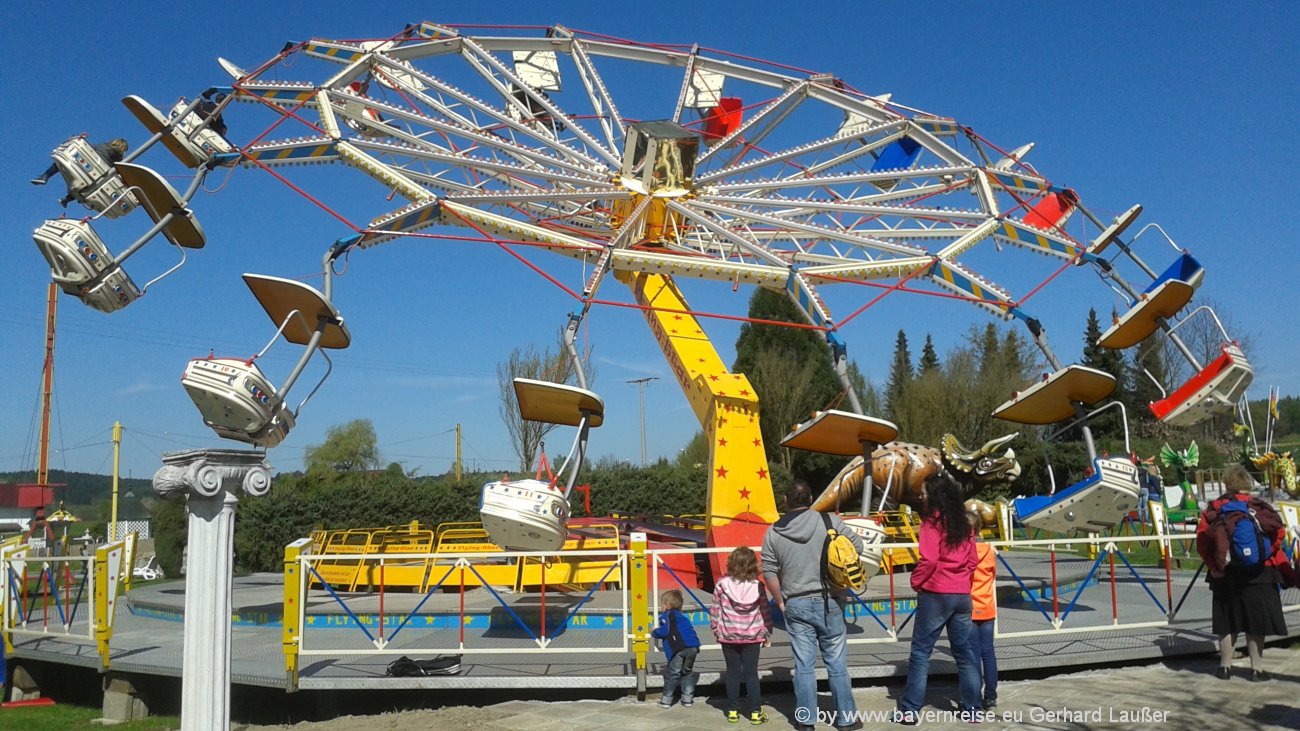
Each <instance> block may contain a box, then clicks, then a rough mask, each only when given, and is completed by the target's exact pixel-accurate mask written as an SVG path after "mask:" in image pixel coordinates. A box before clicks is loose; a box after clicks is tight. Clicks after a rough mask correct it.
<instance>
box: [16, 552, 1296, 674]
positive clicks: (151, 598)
mask: <svg viewBox="0 0 1300 731" xmlns="http://www.w3.org/2000/svg"><path fill="white" fill-rule="evenodd" d="M1003 561H1005V564H1004V563H1003ZM1114 563H1115V566H1116V567H1118V568H1117V570H1118V571H1119V572H1122V574H1121V575H1120V576H1119V577H1118V578H1119V579H1120V580H1119V581H1117V582H1116V583H1114V585H1113V586H1114V593H1113V594H1112V592H1111V591H1110V590H1109V589H1108V588H1107V586H1106V584H1107V583H1108V581H1107V578H1106V574H1107V571H1108V570H1107V569H1106V568H1105V567H1104V566H1103V567H1098V566H1096V565H1095V563H1094V562H1092V561H1089V560H1088V559H1085V558H1080V557H1072V556H1070V555H1067V554H1064V553H1062V554H1060V555H1059V556H1058V557H1057V558H1056V560H1055V561H1052V559H1051V557H1050V556H1049V554H1048V552H1047V551H1044V550H1033V549H1027V550H1011V551H1003V552H1002V553H1001V554H1000V558H999V566H998V580H997V581H998V584H997V595H998V604H999V607H998V632H999V633H1000V636H999V638H998V639H997V640H996V644H997V653H998V664H999V667H1000V669H1001V670H1002V671H1004V672H1008V671H1010V672H1014V671H1026V670H1034V669H1045V670H1059V669H1062V668H1087V667H1099V666H1106V665H1108V664H1113V663H1116V662H1125V661H1134V662H1140V661H1152V660H1160V659H1162V658H1166V657H1170V656H1175V655H1195V654H1209V653H1214V652H1217V640H1216V638H1215V636H1214V634H1213V632H1212V630H1211V626H1210V594H1209V591H1208V589H1207V588H1206V587H1205V584H1204V582H1203V581H1200V580H1199V579H1200V577H1199V576H1198V575H1197V572H1196V570H1195V569H1196V566H1197V565H1199V561H1193V562H1191V563H1186V562H1184V563H1183V564H1181V565H1179V566H1178V567H1176V568H1174V569H1173V571H1172V572H1171V573H1170V574H1166V572H1165V570H1164V569H1162V568H1159V567H1153V566H1149V565H1146V566H1143V565H1140V564H1137V562H1136V559H1135V560H1134V564H1135V566H1134V569H1133V571H1132V573H1131V574H1130V573H1129V572H1128V571H1126V569H1125V567H1124V562H1122V561H1121V560H1120V559H1119V558H1118V557H1117V558H1116V559H1115V562H1114ZM1012 572H1014V573H1012ZM1053 573H1055V576H1056V581H1055V582H1053V581H1052V576H1053ZM1166 577H1167V578H1166ZM1166 582H1169V583H1170V584H1171V585H1172V586H1171V588H1172V590H1173V592H1174V593H1173V597H1174V599H1175V600H1178V598H1179V596H1180V595H1181V594H1182V592H1184V591H1187V595H1186V599H1185V601H1183V602H1182V605H1181V607H1180V608H1179V610H1178V613H1177V618H1176V619H1175V620H1174V621H1173V622H1166V620H1167V616H1166V614H1165V611H1164V610H1165V609H1167V607H1162V606H1160V605H1158V604H1157V603H1156V602H1154V601H1152V599H1151V597H1152V595H1153V594H1154V596H1157V597H1159V598H1160V599H1161V600H1162V601H1163V600H1164V597H1165V596H1166V592H1165V584H1166ZM233 586H234V595H233V602H232V617H231V619H232V623H233V627H232V634H233V642H232V646H231V649H232V682H233V684H234V685H238V686H245V687H247V686H256V687H265V688H285V687H286V683H285V669H284V658H283V656H282V654H281V640H282V633H283V628H282V626H281V619H282V617H281V614H280V612H281V607H282V606H283V591H284V590H283V577H282V576H280V575H278V574H255V575H252V576H242V577H236V578H235V579H234V583H233ZM888 586H889V584H888V581H887V580H886V577H884V576H877V577H875V578H873V579H872V580H871V583H870V584H869V586H868V589H867V591H866V592H864V594H863V596H862V601H861V603H859V602H854V603H853V604H851V605H850V607H851V608H850V609H849V610H846V616H847V623H848V637H849V641H850V644H849V650H848V664H849V674H850V676H852V677H854V678H859V679H864V678H865V679H877V680H879V679H888V678H891V677H892V678H901V677H904V676H906V674H907V658H908V655H909V653H910V638H911V635H912V631H913V629H914V625H915V622H914V621H907V622H906V623H904V622H905V620H906V618H907V617H908V615H909V613H910V612H911V609H912V607H914V595H913V594H912V593H911V591H910V588H908V587H907V582H906V581H901V580H898V579H897V577H896V579H895V594H894V598H893V599H892V600H891V599H890V598H889V597H890V594H889V590H888ZM650 588H651V589H656V588H657V589H659V590H661V591H662V590H663V589H665V588H668V587H666V586H665V585H664V584H663V583H662V580H661V582H660V584H659V586H657V587H650ZM686 594H687V596H686V603H687V606H686V607H685V608H684V609H685V610H686V612H687V614H688V616H690V617H691V619H692V622H693V623H694V624H695V625H696V627H697V633H698V634H699V635H700V638H701V640H703V641H704V642H705V643H712V642H713V638H712V637H711V636H710V634H709V632H708V630H707V622H708V619H707V611H706V607H707V606H708V605H709V604H710V603H711V601H712V598H711V596H710V595H709V593H708V592H704V591H701V590H698V589H695V590H692V591H690V592H686ZM1298 596H1300V590H1296V589H1291V590H1288V592H1287V593H1286V594H1285V595H1284V597H1283V601H1284V604H1286V605H1288V606H1292V605H1295V604H1296V603H1297V597H1298ZM584 597H585V593H580V592H563V591H556V592H554V593H548V595H547V597H546V601H545V603H544V604H543V603H542V602H541V601H540V600H539V599H540V597H539V595H538V594H536V593H519V594H511V593H505V594H502V595H501V596H500V598H499V599H500V600H498V599H496V598H494V597H493V596H492V595H491V593H490V592H489V591H488V590H486V589H484V588H477V589H474V590H472V591H467V592H466V593H465V594H464V595H463V599H462V595H460V594H458V593H455V592H452V593H434V594H432V595H429V596H428V597H427V599H426V596H425V595H424V594H422V593H414V592H412V593H406V594H400V593H388V594H387V595H386V596H385V597H384V598H383V600H382V602H381V600H380V598H379V595H378V594H376V593H372V592H363V593H343V594H340V595H339V597H338V598H339V600H340V601H341V602H342V603H340V601H336V600H335V599H334V598H333V597H331V596H329V595H328V594H327V593H326V592H324V591H313V592H311V593H310V594H309V595H308V596H307V597H305V602H306V606H307V612H308V622H307V624H306V626H305V627H304V630H305V633H306V636H307V638H308V640H309V641H310V642H312V643H313V644H314V646H315V647H316V648H318V649H322V650H329V649H331V648H333V649H334V650H336V651H337V654H331V655H329V656H304V657H303V658H302V661H303V662H302V663H301V667H300V680H299V686H298V687H299V689H300V692H321V693H338V692H340V691H345V690H391V691H409V692H414V693H423V694H426V696H424V697H427V693H428V692H429V691H431V690H432V691H439V690H441V691H446V692H448V693H456V692H460V691H463V690H465V689H494V690H502V691H508V690H510V689H521V690H523V689H538V688H562V689H565V690H568V691H582V690H590V691H598V690H600V689H622V690H623V691H624V692H627V693H632V692H633V691H634V690H635V688H636V684H637V679H636V676H635V671H634V668H633V663H632V658H631V653H630V652H621V651H617V648H619V647H621V645H622V642H623V636H624V635H625V634H626V632H627V627H625V626H624V623H623V619H622V599H621V595H620V593H619V591H618V590H602V591H597V592H594V593H593V594H591V595H590V597H589V598H587V599H586V601H585V602H584V601H583V599H584ZM462 601H463V609H462V608H461V602H462ZM1112 601H1113V602H1114V603H1112ZM421 602H424V603H423V606H422V608H420V609H419V611H418V613H416V614H415V615H413V617H412V619H411V620H410V621H409V622H407V624H406V627H405V629H404V630H403V631H402V634H400V635H397V634H394V632H393V630H394V629H395V628H396V627H397V625H398V624H399V623H400V622H401V621H402V620H403V617H402V613H403V612H406V611H410V610H411V609H412V608H415V607H416V606H417V605H420V604H421ZM1054 603H1057V604H1059V607H1060V609H1061V610H1065V609H1066V607H1067V605H1069V606H1072V608H1073V609H1072V611H1071V612H1069V614H1068V616H1067V617H1066V618H1065V620H1066V621H1065V624H1064V626H1063V627H1062V628H1060V629H1059V630H1053V629H1051V626H1050V624H1048V622H1047V620H1046V619H1045V618H1044V616H1045V615H1044V612H1047V613H1051V612H1052V607H1053V604H1054ZM579 605H580V606H579ZM344 607H346V609H345V608H344ZM891 608H892V612H893V613H894V615H893V616H894V617H895V619H896V621H897V623H898V624H899V625H900V626H899V631H898V638H897V641H895V640H894V639H891V638H890V637H889V636H888V634H887V633H885V632H884V631H883V630H882V629H881V626H880V625H879V624H877V620H880V621H882V622H889V621H890V619H891ZM1116 613H1117V614H1118V615H1119V616H1120V618H1121V619H1123V620H1124V621H1126V622H1136V623H1142V624H1143V626H1133V627H1121V628H1115V627H1113V626H1112V624H1113V622H1114V616H1115V614H1116ZM570 616H571V618H570V619H569V621H568V624H567V625H565V624H563V622H564V621H565V618H566V617H570ZM543 617H545V622H546V627H548V628H550V629H548V630H547V634H553V635H554V636H555V638H556V639H555V644H556V646H557V647H563V644H561V643H564V642H572V643H575V644H582V645H587V646H590V647H592V648H596V649H599V650H600V651H597V652H573V651H568V652H565V651H563V650H561V651H560V652H554V651H551V652H538V651H537V647H536V643H535V642H533V641H532V640H531V639H530V638H529V637H528V636H527V634H526V633H525V632H523V631H522V630H521V629H520V626H519V624H518V622H516V621H515V620H516V619H518V620H520V621H522V622H524V623H525V624H528V625H530V626H533V627H540V625H541V622H542V619H543ZM873 617H874V618H875V619H873ZM184 619H185V585H184V583H183V582H179V581H174V582H162V583H155V584H150V585H146V586H141V587H138V588H136V589H134V590H133V591H131V592H130V593H128V594H127V595H126V596H125V597H124V600H122V601H119V602H118V606H117V610H116V620H115V623H114V632H113V638H112V645H111V647H112V652H111V656H110V664H109V667H108V668H107V670H108V672H112V673H132V674H140V675H143V676H156V677H158V678H176V677H179V676H180V675H181V664H182V636H183V624H182V622H183V620H184ZM78 621H80V622H82V623H83V624H84V620H78ZM361 626H365V627H368V628H369V629H370V630H371V631H372V632H377V631H378V629H377V628H378V627H380V626H385V627H387V628H388V634H387V635H386V636H388V637H389V640H390V644H389V645H388V647H387V652H386V653H383V654H381V653H377V652H374V651H373V649H372V650H371V651H370V652H364V651H355V650H351V651H350V650H347V649H346V648H347V646H348V639H349V638H350V637H353V636H355V635H357V634H359V631H358V628H359V627H361ZM1044 626H1046V629H1040V628H1042V627H1044ZM557 628H563V629H562V631H560V630H557ZM1015 633H1021V634H1015ZM458 634H460V635H461V636H463V637H464V642H465V645H466V647H467V652H466V653H465V654H464V655H463V656H462V658H461V661H462V668H461V672H460V673H459V674H458V675H455V676H442V677H422V678H390V677H385V672H384V671H385V668H386V666H387V664H388V663H389V662H391V661H392V660H393V659H395V658H396V657H397V656H398V655H400V654H407V655H409V656H411V657H432V656H433V655H432V654H430V651H428V650H424V649H419V648H421V647H426V648H427V647H429V646H431V643H434V644H439V645H440V644H441V642H440V641H439V638H444V639H449V640H450V642H451V644H452V645H453V646H454V645H455V637H456V636H458ZM1002 635H1009V636H1002ZM1290 635H1291V636H1293V637H1294V636H1298V635H1300V625H1298V624H1297V623H1294V622H1292V623H1291V628H1290ZM773 639H774V642H773V646H772V647H771V648H770V649H767V650H764V652H763V658H762V663H761V666H760V677H761V678H762V679H763V680H764V681H765V682H788V681H789V678H790V673H791V670H792V668H793V657H792V654H791V652H790V644H789V639H788V636H787V634H786V632H785V629H784V625H783V623H782V621H781V619H780V618H779V615H778V617H777V632H776V634H775V636H774V638H773ZM15 640H16V641H15V646H14V650H13V653H12V655H11V657H13V658H16V659H17V660H18V661H20V662H21V661H24V660H36V661H41V662H49V663H55V664H59V665H67V666H77V667H85V668H98V667H99V658H98V656H97V654H96V652H95V644H94V641H93V640H92V639H88V638H86V637H80V638H78V637H68V636H55V635H47V636H37V637H16V638H15ZM864 641H865V643H864ZM945 647H946V646H944V645H941V646H940V648H939V651H938V652H936V655H935V657H934V659H933V661H932V664H931V670H932V672H933V673H935V674H938V675H947V676H952V675H954V674H955V665H954V663H953V662H952V660H951V657H950V655H948V654H947V652H946V649H944V648H945ZM530 648H531V650H530ZM468 649H477V650H479V651H480V653H479V654H475V653H474V652H471V651H468ZM515 650H517V651H515ZM611 650H614V651H611ZM483 651H486V652H483ZM662 662H663V655H662V654H660V653H658V652H652V653H651V655H650V667H649V669H648V670H649V672H648V675H647V681H648V685H649V687H650V688H652V689H654V688H658V687H661V683H662V675H661V672H660V671H661V667H660V665H661V664H662ZM696 670H697V672H699V675H700V677H699V682H700V684H701V685H704V686H708V685H716V684H719V683H721V681H722V677H723V672H724V662H723V658H722V655H721V653H720V651H719V650H718V649H716V645H714V646H713V647H708V648H706V649H704V650H703V651H702V652H701V653H700V656H699V659H698V660H697V662H696ZM818 672H819V677H820V678H824V677H825V674H824V670H821V669H819V671H818ZM142 680H143V679H142ZM524 692H525V693H526V692H527V690H524Z"/></svg>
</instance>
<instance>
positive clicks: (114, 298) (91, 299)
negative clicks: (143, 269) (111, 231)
mask: <svg viewBox="0 0 1300 731" xmlns="http://www.w3.org/2000/svg"><path fill="white" fill-rule="evenodd" d="M32 238H33V239H35V241H36V248H38V249H40V251H41V254H42V255H44V256H45V261H47V262H49V265H50V274H51V276H52V277H53V278H54V283H55V284H57V285H59V288H60V289H62V290H63V291H64V292H67V293H68V294H70V295H72V296H74V297H76V298H78V299H80V300H81V301H82V302H84V303H86V304H87V305H89V306H91V307H93V308H95V309H96V310H99V311H100V312H113V311H115V310H120V309H122V308H123V307H126V306H127V305H129V304H131V303H132V302H134V301H135V300H136V299H137V298H139V297H140V295H142V294H143V292H142V291H141V290H140V288H139V287H137V286H135V282H133V281H131V277H129V276H127V273H126V270H124V269H122V268H121V267H115V268H114V270H113V271H112V272H110V273H109V274H108V275H107V276H103V277H102V279H100V280H99V281H98V282H95V283H94V284H91V286H89V287H87V286H86V285H87V284H88V283H90V282H93V281H94V280H95V279H96V278H98V277H100V276H101V275H102V274H103V272H104V271H105V270H106V269H108V268H109V267H110V266H112V264H113V255H112V254H111V253H110V252H109V250H108V247H107V246H105V245H104V242H103V241H102V240H101V239H100V238H99V235H98V234H96V233H95V229H94V228H92V227H91V225H90V221H74V220H71V219H66V218H60V219H54V220H50V221H46V222H45V223H43V224H41V226H40V228H37V229H36V231H35V232H34V233H33V234H32Z"/></svg>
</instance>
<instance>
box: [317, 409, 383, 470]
mask: <svg viewBox="0 0 1300 731" xmlns="http://www.w3.org/2000/svg"><path fill="white" fill-rule="evenodd" d="M306 462H307V471H309V472H322V471H324V472H356V471H364V470H370V469H374V468H375V467H377V466H378V465H379V438H378V437H377V436H376V435H375V425H374V424H373V423H371V421H370V420H369V419H353V420H352V421H349V422H347V423H346V424H335V425H334V426H331V427H330V428H329V430H328V431H326V432H325V441H324V442H323V443H322V444H316V445H312V446H310V447H307V454H306Z"/></svg>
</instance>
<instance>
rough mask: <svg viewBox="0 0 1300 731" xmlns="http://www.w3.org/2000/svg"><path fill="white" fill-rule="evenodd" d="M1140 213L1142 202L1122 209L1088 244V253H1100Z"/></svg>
mask: <svg viewBox="0 0 1300 731" xmlns="http://www.w3.org/2000/svg"><path fill="white" fill-rule="evenodd" d="M1141 213H1142V204H1140V203H1138V204H1136V205H1134V206H1133V207H1132V208H1130V209H1128V210H1127V211H1124V212H1123V213H1121V214H1119V215H1118V216H1116V217H1115V220H1114V221H1111V223H1110V225H1109V226H1107V227H1106V229H1105V230H1104V231H1102V232H1101V233H1100V234H1098V235H1097V238H1095V239H1093V240H1092V243H1091V244H1089V245H1088V253H1089V254H1100V253H1101V252H1103V251H1105V250H1106V247H1108V246H1110V245H1111V244H1112V243H1114V242H1115V240H1116V239H1118V238H1119V237H1120V234H1123V233H1124V231H1125V229H1127V228H1128V227H1129V225H1131V224H1132V223H1133V222H1134V221H1136V220H1137V217H1138V216H1139V215H1140V214H1141ZM1079 263H1080V264H1082V263H1083V262H1082V261H1080V262H1079Z"/></svg>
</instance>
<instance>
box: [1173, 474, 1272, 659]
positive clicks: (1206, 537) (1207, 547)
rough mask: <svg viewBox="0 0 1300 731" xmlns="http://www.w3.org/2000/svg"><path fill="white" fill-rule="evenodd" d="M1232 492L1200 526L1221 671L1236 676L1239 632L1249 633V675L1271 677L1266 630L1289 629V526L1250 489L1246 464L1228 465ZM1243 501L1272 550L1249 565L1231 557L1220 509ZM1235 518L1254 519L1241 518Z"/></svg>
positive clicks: (1214, 505)
mask: <svg viewBox="0 0 1300 731" xmlns="http://www.w3.org/2000/svg"><path fill="white" fill-rule="evenodd" d="M1224 484H1225V486H1226V487H1227V491H1226V492H1225V494H1224V495H1223V496H1221V497H1219V498H1218V499H1217V500H1215V501H1214V502H1212V503H1210V505H1209V506H1207V507H1206V508H1205V510H1204V511H1203V512H1202V513H1201V518H1200V521H1199V523H1198V524H1197V527H1196V552H1197V553H1199V554H1200V556H1201V560H1203V561H1204V562H1205V567H1206V569H1208V570H1209V575H1208V576H1207V578H1206V580H1207V581H1208V582H1209V584H1210V593H1211V595H1212V604H1211V607H1212V610H1211V627H1212V629H1213V631H1214V634H1215V635H1217V636H1218V638H1219V669H1218V671H1217V672H1216V675H1217V676H1218V677H1219V678H1221V679H1223V680H1227V679H1229V678H1231V677H1232V653H1233V647H1234V645H1236V642H1237V635H1238V634H1245V635H1246V651H1247V653H1248V654H1249V656H1250V679H1251V680H1253V681H1261V680H1268V677H1269V676H1268V673H1266V672H1264V669H1263V667H1262V666H1261V664H1262V660H1261V652H1262V650H1263V646H1264V637H1265V636H1266V635H1283V636H1285V635H1286V633H1287V629H1286V617H1285V616H1284V615H1283V614H1282V598H1281V595H1280V594H1279V592H1278V583H1279V581H1280V580H1281V574H1280V573H1279V572H1280V571H1283V572H1287V573H1289V571H1288V569H1289V568H1290V566H1289V564H1287V561H1286V554H1285V553H1283V551H1282V546H1283V545H1284V544H1285V543H1286V527H1285V525H1284V524H1283V522H1282V519H1281V517H1280V516H1279V515H1278V514H1277V511H1276V510H1274V509H1273V506H1272V505H1269V504H1268V503H1267V502H1266V501H1264V500H1261V499H1260V498H1257V497H1254V496H1252V495H1251V494H1250V489H1251V487H1252V485H1253V480H1252V479H1251V477H1250V474H1249V473H1247V472H1246V470H1245V468H1244V467H1242V466H1241V465H1233V466H1232V467H1229V468H1228V470H1227V472H1226V473H1225V474H1224ZM1232 500H1242V501H1244V502H1246V503H1247V504H1248V506H1249V509H1250V512H1251V513H1252V514H1253V515H1254V517H1255V520H1257V521H1258V523H1259V532H1260V533H1262V534H1263V536H1264V537H1266V538H1268V541H1269V549H1270V550H1269V555H1268V556H1266V557H1264V559H1263V560H1262V561H1260V562H1259V563H1257V564H1255V565H1252V566H1246V565H1243V562H1242V561H1239V560H1232V554H1231V540H1232V539H1231V537H1230V534H1231V528H1232V526H1228V525H1226V520H1224V519H1221V518H1226V517H1228V516H1226V515H1221V511H1222V509H1223V507H1224V505H1226V504H1227V503H1228V502H1230V501H1232ZM1235 516H1238V517H1235V518H1234V520H1249V519H1250V517H1249V516H1247V517H1239V516H1241V514H1240V513H1236V514H1235Z"/></svg>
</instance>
